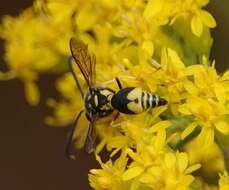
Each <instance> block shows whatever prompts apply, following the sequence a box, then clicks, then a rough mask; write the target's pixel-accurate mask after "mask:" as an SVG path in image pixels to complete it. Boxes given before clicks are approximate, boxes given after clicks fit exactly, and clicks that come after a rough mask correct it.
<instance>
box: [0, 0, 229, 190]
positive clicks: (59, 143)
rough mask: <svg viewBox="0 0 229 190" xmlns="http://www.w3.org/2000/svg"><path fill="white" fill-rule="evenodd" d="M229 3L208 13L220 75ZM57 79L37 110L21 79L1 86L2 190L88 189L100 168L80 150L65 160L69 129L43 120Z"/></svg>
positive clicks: (12, 5) (7, 9) (227, 44)
mask: <svg viewBox="0 0 229 190" xmlns="http://www.w3.org/2000/svg"><path fill="white" fill-rule="evenodd" d="M0 4H1V6H0V17H2V16H3V15H5V14H10V15H17V14H18V13H20V11H21V10H23V9H24V8H26V7H28V6H30V5H31V4H32V0H19V1H18V0H17V1H16V0H8V1H4V2H3V1H2V2H1V3H0ZM228 7H229V1H228V0H221V1H217V0H212V1H211V3H210V4H209V6H208V9H209V11H210V12H211V13H212V15H214V17H215V19H216V21H217V24H218V26H217V28H216V29H214V30H213V32H212V35H213V38H214V45H213V48H212V54H211V59H215V60H216V66H217V69H218V71H219V72H223V71H224V70H226V69H228V68H229V53H228V50H229V35H228V34H229V12H228V10H227V9H228ZM3 54H4V48H3V41H0V69H5V66H4V64H3ZM54 81H55V76H43V77H41V79H40V81H39V87H40V90H41V92H42V96H41V98H42V99H41V102H40V104H39V105H38V106H37V107H31V106H29V105H28V104H27V103H26V101H25V98H24V92H23V85H22V83H21V82H20V81H18V80H10V81H0V94H1V98H0V126H1V127H0V187H1V189H4V190H11V189H15V190H31V189H32V190H41V189H42V190H62V189H65V190H67V189H68V190H69V189H82V190H87V189H90V188H89V185H88V180H87V173H88V171H89V169H90V168H95V167H97V165H96V162H95V161H94V160H93V157H92V156H90V155H87V154H85V153H84V152H83V151H80V152H79V154H78V157H77V160H76V161H69V160H66V159H65V157H64V151H63V146H64V140H65V137H66V133H67V130H68V128H57V127H56V128H55V127H49V126H46V125H45V124H44V122H43V119H44V116H46V115H48V114H50V113H51V111H50V110H48V109H47V107H46V103H45V100H46V99H47V98H48V97H50V96H51V97H57V92H56V91H55V87H54Z"/></svg>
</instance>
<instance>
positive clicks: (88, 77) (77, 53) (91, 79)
mask: <svg viewBox="0 0 229 190" xmlns="http://www.w3.org/2000/svg"><path fill="white" fill-rule="evenodd" d="M70 49H71V53H72V57H73V58H74V60H75V62H76V64H77V65H78V67H79V69H80V71H81V73H82V75H83V76H84V79H85V81H86V82H87V85H88V87H89V88H93V87H94V85H95V64H96V59H95V55H94V54H90V53H89V51H88V46H87V45H86V44H84V43H83V42H82V41H80V40H77V39H76V38H71V40H70Z"/></svg>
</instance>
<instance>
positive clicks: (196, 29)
mask: <svg viewBox="0 0 229 190" xmlns="http://www.w3.org/2000/svg"><path fill="white" fill-rule="evenodd" d="M191 29H192V32H193V34H195V35H196V36H198V37H200V36H201V34H202V32H203V24H202V22H201V20H200V18H199V17H198V16H193V17H192V20H191Z"/></svg>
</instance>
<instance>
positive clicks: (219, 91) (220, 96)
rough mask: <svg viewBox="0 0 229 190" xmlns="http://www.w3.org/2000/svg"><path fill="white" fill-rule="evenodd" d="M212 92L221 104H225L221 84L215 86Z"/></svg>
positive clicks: (224, 93) (224, 92)
mask: <svg viewBox="0 0 229 190" xmlns="http://www.w3.org/2000/svg"><path fill="white" fill-rule="evenodd" d="M214 91H215V94H216V97H217V99H218V100H219V102H220V103H221V104H225V101H226V91H225V89H224V86H223V85H222V84H219V83H218V84H215V86H214Z"/></svg>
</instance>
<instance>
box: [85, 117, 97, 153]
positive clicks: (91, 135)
mask: <svg viewBox="0 0 229 190" xmlns="http://www.w3.org/2000/svg"><path fill="white" fill-rule="evenodd" d="M95 121H96V117H93V118H92V119H91V122H90V125H89V129H88V132H87V138H86V142H85V150H86V152H87V153H89V154H91V153H92V152H94V151H95V141H96V129H95Z"/></svg>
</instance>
